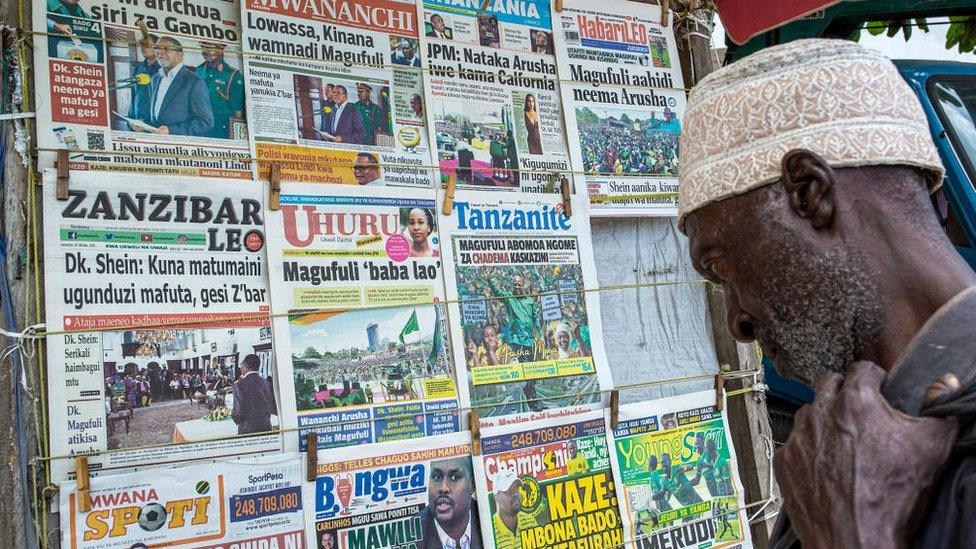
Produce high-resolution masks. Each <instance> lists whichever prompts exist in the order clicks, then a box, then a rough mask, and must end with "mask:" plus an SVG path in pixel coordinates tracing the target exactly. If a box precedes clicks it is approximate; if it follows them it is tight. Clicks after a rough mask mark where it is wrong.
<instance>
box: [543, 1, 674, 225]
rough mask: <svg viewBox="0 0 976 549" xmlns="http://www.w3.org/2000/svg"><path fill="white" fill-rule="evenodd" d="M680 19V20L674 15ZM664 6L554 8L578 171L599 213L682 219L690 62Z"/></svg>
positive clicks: (569, 5) (623, 4) (570, 4)
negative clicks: (682, 142)
mask: <svg viewBox="0 0 976 549" xmlns="http://www.w3.org/2000/svg"><path fill="white" fill-rule="evenodd" d="M673 19H674V18H672V20H673ZM660 21H661V8H660V7H658V6H655V5H649V4H638V3H636V2H628V1H625V0H601V1H600V2H597V3H594V2H592V1H586V0H566V2H565V4H564V5H563V11H561V12H559V13H553V24H552V25H553V33H554V34H555V42H556V52H557V54H556V55H557V56H558V60H559V76H560V78H562V80H563V84H562V96H563V104H564V105H565V107H566V108H565V112H566V135H567V136H569V149H570V151H571V153H572V159H573V169H574V170H576V171H577V172H584V175H580V176H579V178H578V179H577V184H581V182H582V181H585V185H586V189H587V191H588V192H589V195H590V197H591V201H593V202H594V204H593V206H592V208H591V212H592V214H593V215H672V216H673V215H676V214H677V204H678V199H677V198H676V197H650V196H645V197H634V198H630V199H620V200H606V199H607V198H613V197H623V196H626V195H649V194H659V193H675V192H677V190H678V136H679V134H680V132H681V120H682V118H683V117H684V112H685V94H684V91H683V90H682V88H683V87H684V84H683V82H682V79H681V67H680V66H679V64H678V51H677V49H676V46H675V40H674V33H673V32H672V30H671V27H662V26H661V23H660Z"/></svg>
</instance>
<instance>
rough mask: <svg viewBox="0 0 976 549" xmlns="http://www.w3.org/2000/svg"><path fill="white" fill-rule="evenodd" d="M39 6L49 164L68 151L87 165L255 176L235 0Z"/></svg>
mask: <svg viewBox="0 0 976 549" xmlns="http://www.w3.org/2000/svg"><path fill="white" fill-rule="evenodd" d="M33 9H34V32H36V33H38V34H37V35H36V36H35V39H34V66H35V67H36V69H37V70H36V71H35V84H36V87H37V96H36V97H37V99H36V100H37V142H38V148H40V149H41V157H40V160H41V162H40V165H41V166H42V167H50V166H53V165H54V158H55V156H56V155H55V153H54V150H55V149H68V151H69V154H70V157H69V158H70V165H71V167H72V168H73V169H79V170H111V171H128V172H142V173H157V174H169V175H193V176H214V177H226V178H241V179H250V178H251V165H250V162H249V160H248V158H249V157H250V151H249V150H248V147H247V122H246V120H245V108H244V76H243V74H242V73H241V69H242V61H241V48H240V38H241V37H240V28H239V23H238V21H239V20H240V16H239V8H238V6H237V4H236V3H235V2H227V1H222V0H107V1H105V2H94V1H90V0H80V1H79V0H33ZM140 27H141V30H140Z"/></svg>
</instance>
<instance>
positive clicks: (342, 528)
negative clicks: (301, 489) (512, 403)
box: [305, 432, 481, 549]
mask: <svg viewBox="0 0 976 549" xmlns="http://www.w3.org/2000/svg"><path fill="white" fill-rule="evenodd" d="M322 455H323V454H320V456H322ZM324 457H325V459H324V460H323V459H321V457H320V459H319V463H318V470H317V475H316V479H315V485H314V487H312V486H309V488H308V489H307V490H306V491H305V513H306V519H305V528H306V531H307V533H308V536H307V537H308V547H311V548H315V549H371V548H381V547H382V548H387V547H388V548H396V549H426V548H430V547H444V546H446V544H445V543H444V541H443V540H444V538H448V543H450V542H451V541H453V543H454V545H453V546H454V547H457V548H462V547H470V548H471V549H480V548H481V545H480V543H479V542H480V538H481V533H480V531H479V524H478V502H477V500H475V499H474V495H473V492H474V476H473V474H472V467H471V437H470V435H469V433H467V432H461V433H452V434H448V435H439V436H433V437H427V438H424V439H415V440H406V441H400V442H383V443H379V444H371V445H368V446H365V447H361V448H339V449H337V450H331V451H329V452H328V453H326V454H324Z"/></svg>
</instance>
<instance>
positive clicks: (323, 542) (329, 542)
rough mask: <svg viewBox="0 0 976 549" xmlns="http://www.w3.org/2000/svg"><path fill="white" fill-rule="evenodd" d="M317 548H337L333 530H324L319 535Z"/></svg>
mask: <svg viewBox="0 0 976 549" xmlns="http://www.w3.org/2000/svg"><path fill="white" fill-rule="evenodd" d="M319 549H339V544H338V543H336V535H335V531H334V530H326V531H324V532H322V535H321V536H319Z"/></svg>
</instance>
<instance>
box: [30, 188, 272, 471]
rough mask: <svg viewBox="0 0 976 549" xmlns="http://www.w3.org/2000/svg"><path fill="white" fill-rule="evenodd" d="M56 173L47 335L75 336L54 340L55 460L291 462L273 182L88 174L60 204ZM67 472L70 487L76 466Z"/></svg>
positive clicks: (48, 240)
mask: <svg viewBox="0 0 976 549" xmlns="http://www.w3.org/2000/svg"><path fill="white" fill-rule="evenodd" d="M56 176H57V174H56V173H55V172H54V171H53V170H46V171H45V172H44V191H43V192H44V242H45V254H44V260H45V269H44V283H45V287H46V289H47V299H46V300H45V302H46V312H47V327H48V330H50V331H52V332H63V333H55V334H52V335H50V336H48V337H47V358H48V363H47V367H48V372H49V374H48V375H49V377H48V402H49V403H50V407H49V417H48V419H49V424H50V441H51V454H52V455H55V456H65V455H74V454H81V453H86V454H87V453H92V452H106V451H108V453H103V454H99V455H96V456H92V457H91V458H90V467H91V470H92V472H93V473H94V474H98V473H99V472H101V471H103V470H107V469H118V468H122V467H134V466H145V465H150V464H162V463H167V462H175V461H186V460H188V459H197V458H204V457H214V456H221V455H227V454H235V455H241V454H247V453H254V452H259V451H270V450H280V449H281V440H280V437H279V435H276V434H267V433H268V432H269V431H272V430H274V429H275V428H276V427H277V423H278V416H277V409H276V404H275V398H274V394H273V392H272V390H271V383H270V381H269V380H270V379H271V378H273V377H274V373H275V372H274V366H273V364H274V361H273V356H272V355H273V353H272V342H271V328H270V321H269V318H268V310H269V305H268V287H267V273H266V260H265V253H264V246H265V238H264V218H263V216H264V210H263V197H262V193H261V192H260V186H258V185H233V186H231V185H227V182H226V181H222V180H219V179H183V178H176V177H171V176H142V177H141V178H140V181H139V184H138V185H137V186H135V188H134V186H133V184H132V181H131V179H130V178H128V177H124V176H122V175H116V174H97V173H91V172H72V174H71V186H70V189H69V191H68V199H67V200H64V201H59V200H57V199H56V198H55V179H56ZM249 371H250V372H253V373H250V374H248V372H249ZM244 374H248V378H247V380H246V381H245V382H243V383H241V378H242V376H243V375H244ZM257 433H264V434H257ZM249 434H254V436H249V437H241V438H238V435H249ZM217 439H219V440H217ZM177 444H179V445H177ZM51 467H52V477H53V478H54V480H56V481H59V480H64V479H66V478H67V477H68V474H69V473H70V472H71V471H72V470H73V468H74V460H71V459H55V460H54V461H53V462H52V465H51Z"/></svg>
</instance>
